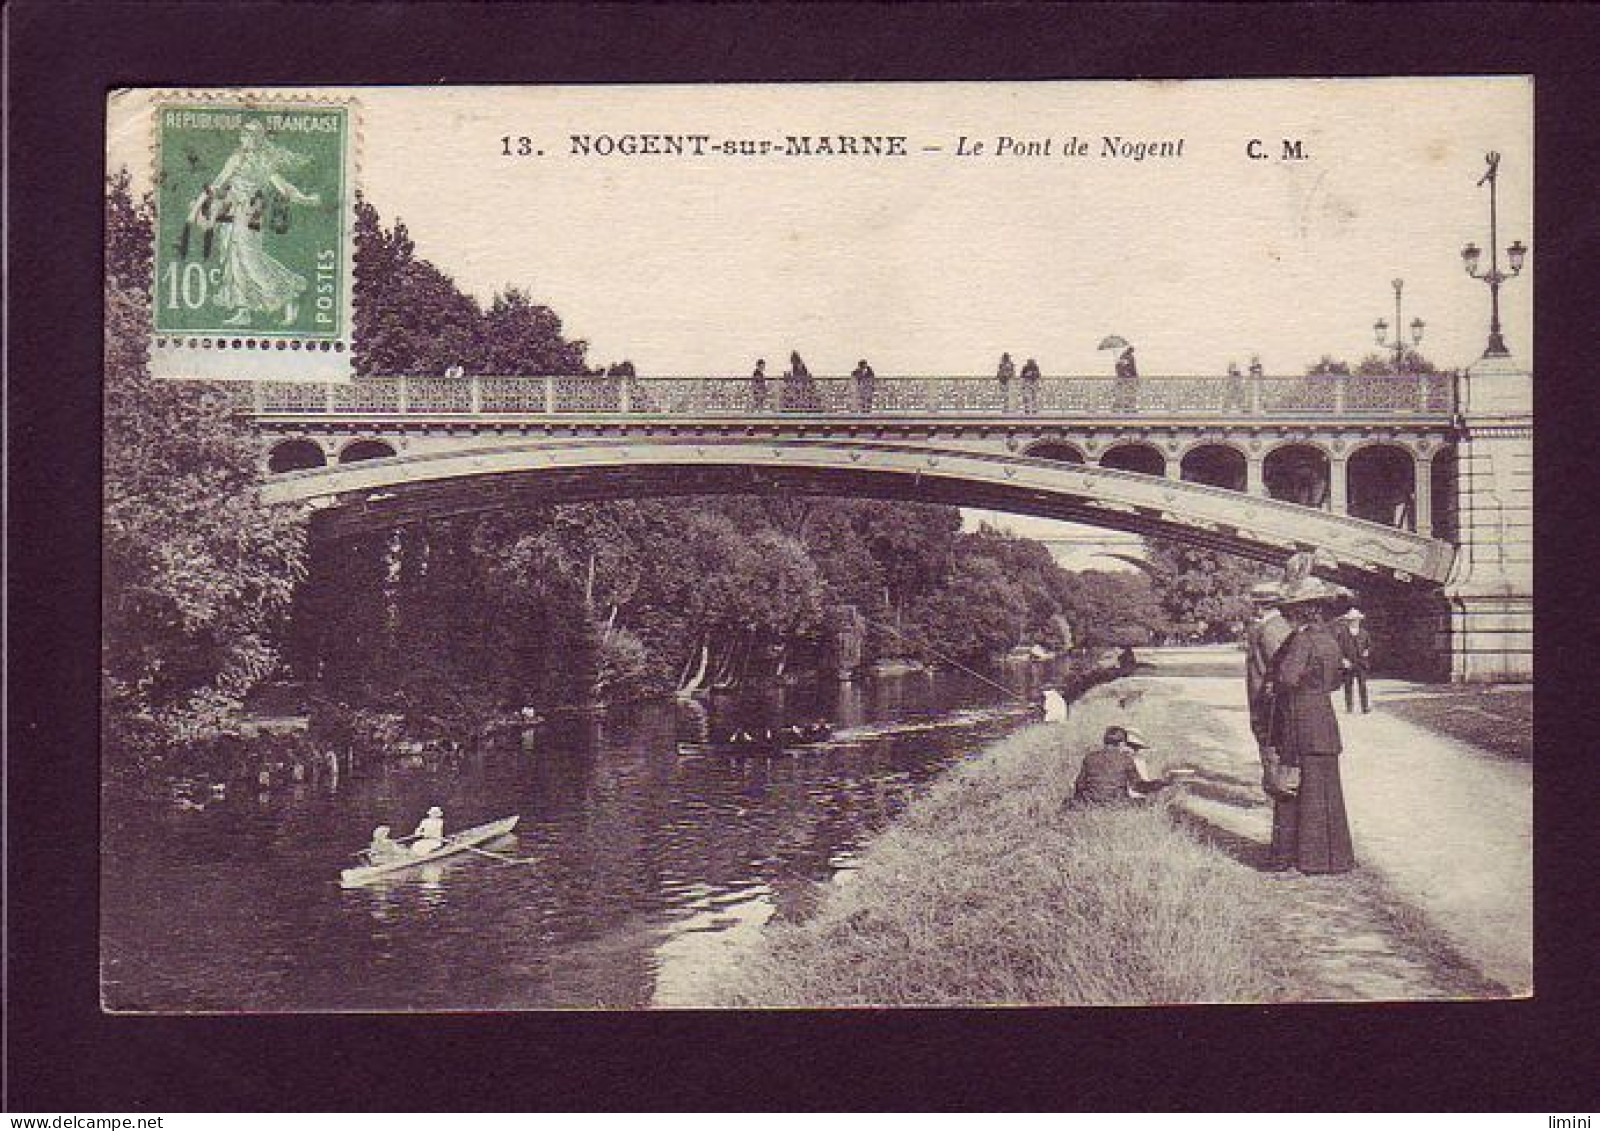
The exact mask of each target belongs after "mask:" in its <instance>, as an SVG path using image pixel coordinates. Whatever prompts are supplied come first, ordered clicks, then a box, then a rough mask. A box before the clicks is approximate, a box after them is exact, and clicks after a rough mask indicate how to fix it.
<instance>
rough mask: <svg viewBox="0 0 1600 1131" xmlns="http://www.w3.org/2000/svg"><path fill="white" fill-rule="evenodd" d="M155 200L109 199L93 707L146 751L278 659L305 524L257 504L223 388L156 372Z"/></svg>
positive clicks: (182, 732)
mask: <svg viewBox="0 0 1600 1131" xmlns="http://www.w3.org/2000/svg"><path fill="white" fill-rule="evenodd" d="M153 230H154V226H153V222H152V216H151V213H150V206H149V202H148V201H145V202H143V203H135V202H134V200H133V198H132V194H131V191H130V178H129V177H128V175H127V174H126V172H123V173H120V174H118V175H116V176H113V177H111V178H109V180H108V182H107V201H106V233H107V248H106V296H105V297H106V358H105V422H104V437H105V440H104V444H105V450H104V455H105V463H104V491H105V498H104V504H105V505H104V522H103V559H102V560H103V573H102V576H103V598H102V599H103V615H104V624H103V644H102V650H101V686H102V707H103V710H104V713H105V720H106V724H107V731H108V735H109V737H110V738H111V740H112V741H111V744H110V745H111V749H112V750H113V751H115V752H117V753H118V754H126V755H131V756H134V757H140V756H145V755H150V754H155V753H161V752H164V751H169V750H172V749H175V748H177V747H180V746H181V745H183V744H186V743H191V742H193V741H195V740H197V739H200V738H203V737H206V736H208V735H210V734H213V733H215V732H216V731H218V730H219V729H221V728H222V727H224V726H225V725H226V724H227V722H228V720H229V716H230V715H231V714H232V713H233V712H234V711H236V710H237V709H238V707H239V706H240V704H241V703H242V701H243V699H244V697H245V696H246V695H247V694H248V693H249V692H250V690H251V689H252V688H253V687H255V685H256V684H257V683H259V682H260V681H261V680H262V679H264V678H265V677H266V676H267V675H269V674H270V673H271V672H272V671H273V670H274V669H275V668H276V666H277V661H278V655H277V648H276V645H275V642H274V634H275V632H276V631H277V630H278V629H279V628H280V627H281V624H282V621H283V619H284V618H285V617H286V615H287V612H288V609H289V606H290V601H291V597H292V594H293V591H294V586H295V583H296V582H297V581H298V580H299V579H300V577H301V576H302V574H303V571H304V553H305V519H304V515H302V514H301V513H299V512H298V511H296V510H292V509H289V508H282V507H270V506H267V505H266V504H264V503H263V502H262V501H261V497H260V486H261V479H262V472H261V467H260V463H259V461H258V454H257V446H256V440H255V438H254V437H253V436H252V435H251V433H250V431H249V429H248V427H247V426H246V424H245V423H244V422H243V421H242V420H241V419H240V418H239V417H238V416H237V415H236V414H235V413H234V412H233V410H232V407H231V406H232V401H231V399H230V397H229V396H228V395H227V390H226V389H225V388H223V387H221V386H219V385H215V384H211V383H205V382H191V381H162V380H155V379H153V378H152V377H151V376H150V371H149V364H148V361H149V359H148V355H147V352H146V343H147V342H148V341H149V333H150V305H149V303H150V295H149V292H150V262H151V251H152V242H151V241H152V239H153Z"/></svg>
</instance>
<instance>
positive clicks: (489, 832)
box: [339, 817, 521, 888]
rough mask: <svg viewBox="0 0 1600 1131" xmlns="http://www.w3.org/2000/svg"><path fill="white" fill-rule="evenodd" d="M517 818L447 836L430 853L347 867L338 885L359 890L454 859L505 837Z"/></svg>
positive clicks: (341, 873) (492, 822)
mask: <svg viewBox="0 0 1600 1131" xmlns="http://www.w3.org/2000/svg"><path fill="white" fill-rule="evenodd" d="M519 820H521V818H520V817H502V818H501V819H500V820H498V821H490V822H489V823H488V824H486V825H478V826H476V827H474V828H470V829H463V830H462V831H461V832H458V833H456V834H455V835H454V836H447V837H445V839H444V843H443V844H441V845H440V846H439V847H438V848H435V849H434V850H433V851H432V852H424V853H422V854H420V855H417V856H407V857H405V858H404V859H400V860H386V861H385V862H383V863H382V864H363V865H361V866H360V867H357V868H346V869H345V870H344V871H342V872H340V873H339V886H340V887H347V888H355V887H360V886H361V885H362V884H370V883H372V882H373V881H374V880H381V879H383V878H385V877H387V876H392V875H394V874H395V873H397V872H404V871H406V870H408V869H411V868H415V867H417V866H418V865H421V864H431V863H433V862H434V861H435V860H442V859H444V858H445V857H447V856H455V855H457V854H458V853H462V852H466V851H468V850H469V849H472V848H476V847H477V846H478V845H480V844H487V843H488V842H489V841H491V840H494V839H495V838H497V837H502V836H505V835H506V834H507V833H508V832H510V831H511V830H512V829H514V828H516V827H517V822H518V821H519Z"/></svg>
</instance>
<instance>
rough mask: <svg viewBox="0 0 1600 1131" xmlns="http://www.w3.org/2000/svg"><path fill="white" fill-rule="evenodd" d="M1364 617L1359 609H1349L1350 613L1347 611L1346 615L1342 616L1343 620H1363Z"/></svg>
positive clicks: (1364, 614)
mask: <svg viewBox="0 0 1600 1131" xmlns="http://www.w3.org/2000/svg"><path fill="white" fill-rule="evenodd" d="M1366 616H1367V614H1366V613H1363V612H1362V611H1361V610H1360V609H1351V610H1350V611H1348V612H1347V613H1345V614H1344V619H1345V620H1365V619H1366Z"/></svg>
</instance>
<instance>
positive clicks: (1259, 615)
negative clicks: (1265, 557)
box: [1244, 581, 1293, 755]
mask: <svg viewBox="0 0 1600 1131" xmlns="http://www.w3.org/2000/svg"><path fill="white" fill-rule="evenodd" d="M1282 595H1283V593H1282V591H1281V590H1280V589H1279V588H1278V586H1276V585H1274V584H1272V582H1270V581H1268V582H1263V583H1262V584H1260V585H1257V586H1255V587H1254V588H1252V589H1251V590H1250V602H1251V604H1252V605H1253V606H1254V608H1255V613H1256V616H1255V619H1254V620H1252V621H1251V622H1250V624H1249V625H1248V626H1247V627H1246V628H1245V630H1244V650H1245V654H1244V694H1245V703H1246V704H1247V705H1248V706H1249V708H1250V731H1251V733H1252V734H1254V735H1255V736H1256V746H1257V748H1258V749H1259V750H1260V751H1261V753H1262V754H1263V755H1265V754H1266V750H1267V734H1268V731H1269V730H1270V727H1271V722H1272V685H1271V683H1270V682H1269V681H1268V679H1267V675H1268V673H1269V672H1271V670H1272V660H1273V657H1275V656H1276V655H1277V654H1278V649H1279V648H1282V647H1283V645H1284V642H1285V641H1287V640H1288V639H1289V634H1290V632H1292V631H1293V630H1292V629H1291V628H1290V627H1289V622H1288V621H1286V620H1284V619H1283V615H1282V614H1281V613H1279V612H1278V598H1279V597H1281V596H1282Z"/></svg>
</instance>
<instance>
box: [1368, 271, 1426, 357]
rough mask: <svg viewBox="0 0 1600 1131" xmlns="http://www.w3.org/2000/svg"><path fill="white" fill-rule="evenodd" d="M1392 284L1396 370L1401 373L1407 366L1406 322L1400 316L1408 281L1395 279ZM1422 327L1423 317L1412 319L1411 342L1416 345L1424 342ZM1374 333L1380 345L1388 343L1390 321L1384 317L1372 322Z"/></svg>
mask: <svg viewBox="0 0 1600 1131" xmlns="http://www.w3.org/2000/svg"><path fill="white" fill-rule="evenodd" d="M1392 285H1393V286H1394V371H1395V372H1396V373H1399V372H1400V371H1401V370H1402V369H1404V368H1405V360H1406V339H1405V330H1404V327H1405V323H1404V322H1403V321H1401V318H1400V292H1401V291H1402V290H1404V289H1405V285H1406V281H1405V280H1404V279H1395V280H1394V282H1393V284H1392ZM1422 327H1423V321H1422V319H1420V318H1413V319H1412V320H1411V344H1412V345H1414V346H1420V345H1421V344H1422ZM1372 333H1373V335H1374V336H1375V337H1376V338H1377V339H1378V344H1379V345H1380V346H1386V345H1388V341H1387V340H1386V339H1387V338H1388V337H1389V323H1387V322H1385V321H1384V320H1383V319H1382V318H1380V319H1378V320H1377V321H1376V322H1374V323H1373V324H1372Z"/></svg>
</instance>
